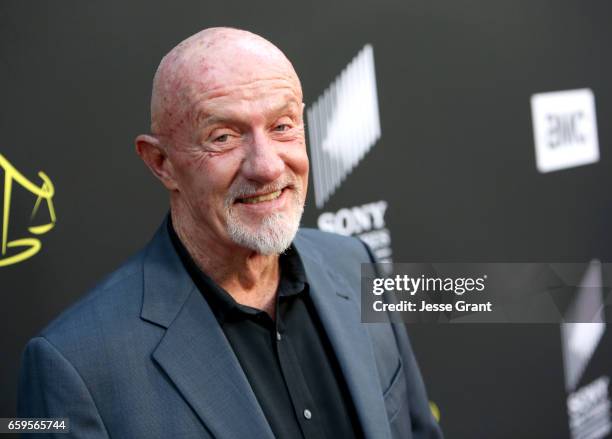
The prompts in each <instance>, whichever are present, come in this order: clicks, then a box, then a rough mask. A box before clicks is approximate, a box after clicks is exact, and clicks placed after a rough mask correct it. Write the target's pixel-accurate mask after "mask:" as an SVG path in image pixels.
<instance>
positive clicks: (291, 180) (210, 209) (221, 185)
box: [136, 28, 308, 318]
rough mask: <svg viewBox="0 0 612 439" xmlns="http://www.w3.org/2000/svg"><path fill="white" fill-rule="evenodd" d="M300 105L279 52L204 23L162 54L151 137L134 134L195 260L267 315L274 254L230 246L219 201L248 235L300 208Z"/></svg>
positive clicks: (304, 166)
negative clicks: (275, 217) (165, 192)
mask: <svg viewBox="0 0 612 439" xmlns="http://www.w3.org/2000/svg"><path fill="white" fill-rule="evenodd" d="M303 107H304V104H303V103H302V90H301V86H300V82H299V79H298V77H297V75H296V73H295V71H294V69H293V67H292V65H291V63H290V62H289V61H288V60H287V58H286V57H285V55H284V54H283V53H282V52H281V51H280V50H279V49H278V48H276V47H275V46H274V45H272V44H271V43H270V42H268V41H267V40H265V39H263V38H261V37H259V36H257V35H254V34H252V33H249V32H246V31H241V30H237V29H229V28H212V29H207V30H204V31H202V32H200V33H198V34H196V35H194V36H192V37H190V38H188V39H187V40H185V41H183V42H182V43H180V44H179V45H178V46H177V47H175V48H174V49H172V50H171V51H170V52H169V53H168V54H167V55H166V56H165V57H164V59H163V60H162V62H161V64H160V66H159V68H158V71H157V73H156V75H155V79H154V85H153V93H152V98H151V134H143V135H140V136H138V137H137V138H136V150H137V152H138V154H139V155H140V157H141V158H142V159H143V161H144V162H145V163H146V164H147V166H148V167H149V168H150V169H151V171H152V172H153V174H154V175H155V176H156V177H157V178H159V179H160V180H161V182H162V183H163V184H164V186H165V187H166V189H167V190H168V191H169V193H170V206H171V214H172V221H173V225H174V228H175V230H176V232H177V234H178V236H179V238H180V239H181V241H182V242H183V244H184V245H185V247H186V248H187V250H188V251H189V253H190V254H191V256H192V258H193V259H194V261H195V262H196V263H197V264H198V266H199V267H200V268H201V269H202V270H203V271H204V272H205V273H207V274H208V275H209V276H210V277H211V278H212V279H213V280H214V281H215V282H216V283H217V284H219V285H220V286H221V287H223V288H224V289H225V290H226V291H228V293H229V294H231V295H232V297H234V299H235V300H236V301H237V302H239V303H242V304H245V305H249V306H252V307H254V308H258V309H262V310H264V311H266V312H267V313H268V314H269V315H270V316H271V317H272V318H274V312H275V310H274V306H275V296H276V290H277V287H278V282H279V278H280V270H279V264H278V255H277V254H270V255H265V254H261V253H258V252H257V251H254V250H252V249H250V248H246V247H244V246H241V245H239V244H237V243H236V242H234V241H233V240H232V239H231V238H230V236H229V235H228V232H227V224H228V221H229V220H228V207H229V208H230V209H231V211H232V212H233V214H234V215H235V217H236V218H237V220H238V221H239V222H240V224H241V225H242V226H243V227H245V228H246V229H247V230H249V231H253V232H254V233H255V232H257V230H259V229H260V227H261V224H262V222H263V220H264V218H266V217H267V216H270V215H273V214H274V213H278V212H280V213H283V214H287V215H290V214H292V212H294V210H295V209H296V206H299V205H303V203H304V199H305V196H306V189H307V183H308V158H307V155H306V146H305V137H304V124H303ZM279 191H280V192H279ZM279 194H280V195H279ZM262 195H263V196H266V199H259V198H256V196H262ZM267 198H273V199H270V200H267ZM260 200H263V201H260ZM249 201H250V202H249Z"/></svg>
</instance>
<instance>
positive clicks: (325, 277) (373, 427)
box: [295, 240, 391, 439]
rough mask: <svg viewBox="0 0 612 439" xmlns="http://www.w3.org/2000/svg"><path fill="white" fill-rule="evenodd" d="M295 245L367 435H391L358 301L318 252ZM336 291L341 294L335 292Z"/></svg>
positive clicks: (372, 438)
mask: <svg viewBox="0 0 612 439" xmlns="http://www.w3.org/2000/svg"><path fill="white" fill-rule="evenodd" d="M295 245H296V247H297V249H298V252H299V254H300V256H301V258H302V262H303V264H304V269H305V271H306V278H307V279H308V283H309V285H310V294H311V296H312V299H313V302H314V305H315V307H316V309H317V312H318V314H319V318H320V319H321V322H322V323H323V327H324V328H325V331H326V333H327V336H328V337H329V339H330V342H331V344H332V347H333V349H334V351H335V354H336V357H337V359H338V362H339V363H340V368H341V369H342V372H343V374H344V378H345V380H346V384H347V386H348V388H349V392H350V394H351V396H352V398H353V403H354V405H355V409H356V411H357V415H358V417H359V420H360V421H361V426H362V428H363V432H364V435H365V437H366V438H370V439H384V438H390V437H391V432H390V430H389V421H388V419H387V412H386V409H385V405H384V400H383V397H382V393H381V389H380V385H379V382H378V375H377V373H376V370H377V367H376V361H375V359H374V353H373V351H372V346H371V345H370V341H369V337H368V333H367V330H366V328H365V327H364V324H362V323H361V321H360V315H361V314H360V308H359V304H358V303H357V302H356V301H355V300H354V299H353V298H352V296H354V295H353V294H347V293H346V292H347V291H349V288H350V287H349V285H348V284H347V282H346V281H345V280H344V279H342V278H341V277H340V276H337V275H335V274H333V273H332V272H331V271H328V270H327V269H326V268H324V267H325V266H324V265H323V261H322V259H321V256H320V254H319V253H318V252H316V251H315V250H313V249H312V247H311V246H309V245H308V244H307V243H306V242H305V241H303V240H296V241H295ZM338 293H339V294H340V295H338Z"/></svg>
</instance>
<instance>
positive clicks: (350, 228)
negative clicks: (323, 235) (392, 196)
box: [317, 200, 393, 262]
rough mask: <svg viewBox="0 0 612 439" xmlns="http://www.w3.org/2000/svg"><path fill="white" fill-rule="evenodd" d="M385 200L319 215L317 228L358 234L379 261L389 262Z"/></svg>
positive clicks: (389, 246)
mask: <svg viewBox="0 0 612 439" xmlns="http://www.w3.org/2000/svg"><path fill="white" fill-rule="evenodd" d="M386 211H387V202H386V201H383V200H381V201H376V202H374V203H368V204H364V205H362V206H354V207H350V208H346V207H344V208H342V209H340V210H339V211H337V212H323V213H322V214H321V215H319V219H318V221H317V225H318V226H319V229H321V230H324V231H326V232H331V233H339V234H340V235H345V236H350V235H355V236H358V237H359V238H360V239H361V240H362V241H364V242H365V243H366V244H368V246H369V247H370V249H371V250H372V251H373V252H374V255H375V256H376V258H377V259H378V261H380V262H391V255H392V253H393V252H392V250H391V233H390V232H389V229H387V227H386V225H385V213H386Z"/></svg>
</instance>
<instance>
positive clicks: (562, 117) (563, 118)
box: [531, 88, 599, 173]
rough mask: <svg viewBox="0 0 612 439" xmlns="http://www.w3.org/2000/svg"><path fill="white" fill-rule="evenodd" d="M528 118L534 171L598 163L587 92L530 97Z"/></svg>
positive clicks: (592, 102) (591, 104)
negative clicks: (530, 128) (533, 152)
mask: <svg viewBox="0 0 612 439" xmlns="http://www.w3.org/2000/svg"><path fill="white" fill-rule="evenodd" d="M531 115H532V122H533V136H534V141H535V155H536V166H537V168H538V171H540V172H542V173H546V172H551V171H558V170H560V169H566V168H573V167H575V166H581V165H587V164H589V163H595V162H597V161H599V142H598V138H597V117H596V114H595V98H594V96H593V92H592V91H591V90H589V89H586V88H585V89H580V90H569V91H557V92H551V93H538V94H534V95H533V96H532V97H531Z"/></svg>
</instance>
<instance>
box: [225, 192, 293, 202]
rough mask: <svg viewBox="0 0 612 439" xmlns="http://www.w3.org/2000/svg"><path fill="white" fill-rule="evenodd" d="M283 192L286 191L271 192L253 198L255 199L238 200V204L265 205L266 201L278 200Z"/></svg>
mask: <svg viewBox="0 0 612 439" xmlns="http://www.w3.org/2000/svg"><path fill="white" fill-rule="evenodd" d="M283 191H284V189H281V190H278V191H274V192H269V193H267V194H261V195H256V196H253V197H245V198H238V199H237V200H236V201H237V202H238V203H244V204H258V203H263V202H266V201H272V200H276V199H277V198H278V197H280V196H281V194H282V193H283Z"/></svg>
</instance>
